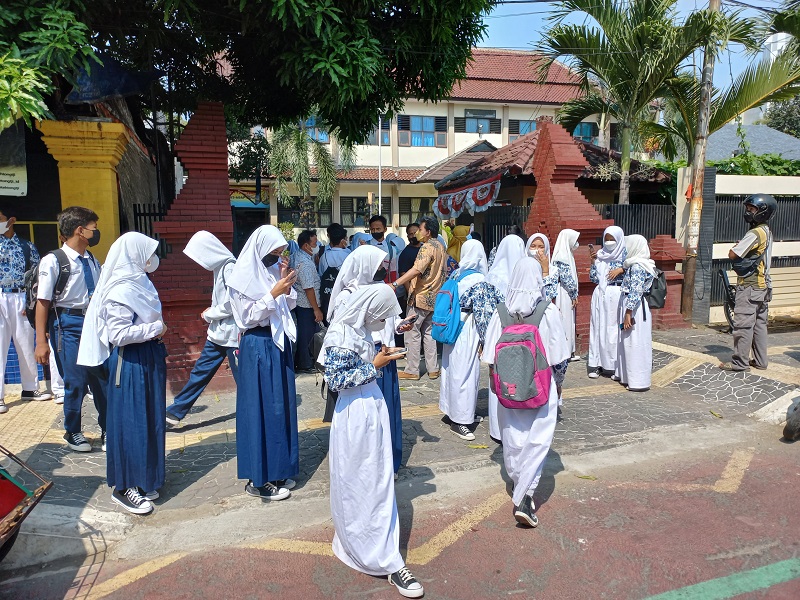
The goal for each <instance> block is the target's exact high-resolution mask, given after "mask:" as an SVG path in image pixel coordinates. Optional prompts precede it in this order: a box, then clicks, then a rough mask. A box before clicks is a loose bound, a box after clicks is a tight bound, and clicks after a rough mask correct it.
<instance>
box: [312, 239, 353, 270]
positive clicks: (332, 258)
mask: <svg viewBox="0 0 800 600" xmlns="http://www.w3.org/2000/svg"><path fill="white" fill-rule="evenodd" d="M349 255H350V249H349V248H331V247H330V246H328V247H327V248H325V252H323V253H322V257H321V258H320V259H319V268H318V269H317V272H318V273H319V276H320V277H322V276H323V275H324V274H325V271H327V270H328V268H329V267H333V268H335V269H341V268H342V263H344V259H345V258H347V257H348V256H349Z"/></svg>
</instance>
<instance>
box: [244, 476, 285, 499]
mask: <svg viewBox="0 0 800 600" xmlns="http://www.w3.org/2000/svg"><path fill="white" fill-rule="evenodd" d="M244 491H245V492H247V493H248V494H249V495H250V496H254V497H256V498H261V499H262V500H283V499H285V498H288V497H289V496H291V495H292V492H290V491H289V490H288V489H286V488H285V487H278V486H276V485H275V484H274V483H270V482H269V481H268V482H267V483H265V484H264V485H262V486H261V487H256V486H254V485H253V482H252V481H251V482H249V483H248V484H247V485H246V486H244Z"/></svg>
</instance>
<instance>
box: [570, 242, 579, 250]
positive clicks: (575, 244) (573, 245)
mask: <svg viewBox="0 0 800 600" xmlns="http://www.w3.org/2000/svg"><path fill="white" fill-rule="evenodd" d="M578 246H580V244H579V243H578V242H575V243H574V244H572V248H571V250H572V251H573V252H575V250H577V249H578Z"/></svg>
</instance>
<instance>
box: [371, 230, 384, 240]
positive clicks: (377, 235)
mask: <svg viewBox="0 0 800 600" xmlns="http://www.w3.org/2000/svg"><path fill="white" fill-rule="evenodd" d="M372 239H373V240H375V241H376V242H382V241H383V232H382V231H376V232H375V233H373V234H372Z"/></svg>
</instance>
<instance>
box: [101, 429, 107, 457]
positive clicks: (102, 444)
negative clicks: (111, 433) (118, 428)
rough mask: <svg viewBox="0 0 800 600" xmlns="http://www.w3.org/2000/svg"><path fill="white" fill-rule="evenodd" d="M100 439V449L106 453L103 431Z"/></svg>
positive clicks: (104, 433)
mask: <svg viewBox="0 0 800 600" xmlns="http://www.w3.org/2000/svg"><path fill="white" fill-rule="evenodd" d="M100 439H101V441H102V443H101V444H100V447H101V448H102V449H103V452H105V451H106V432H105V431H104V432H103V433H102V434H101V436H100Z"/></svg>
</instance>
